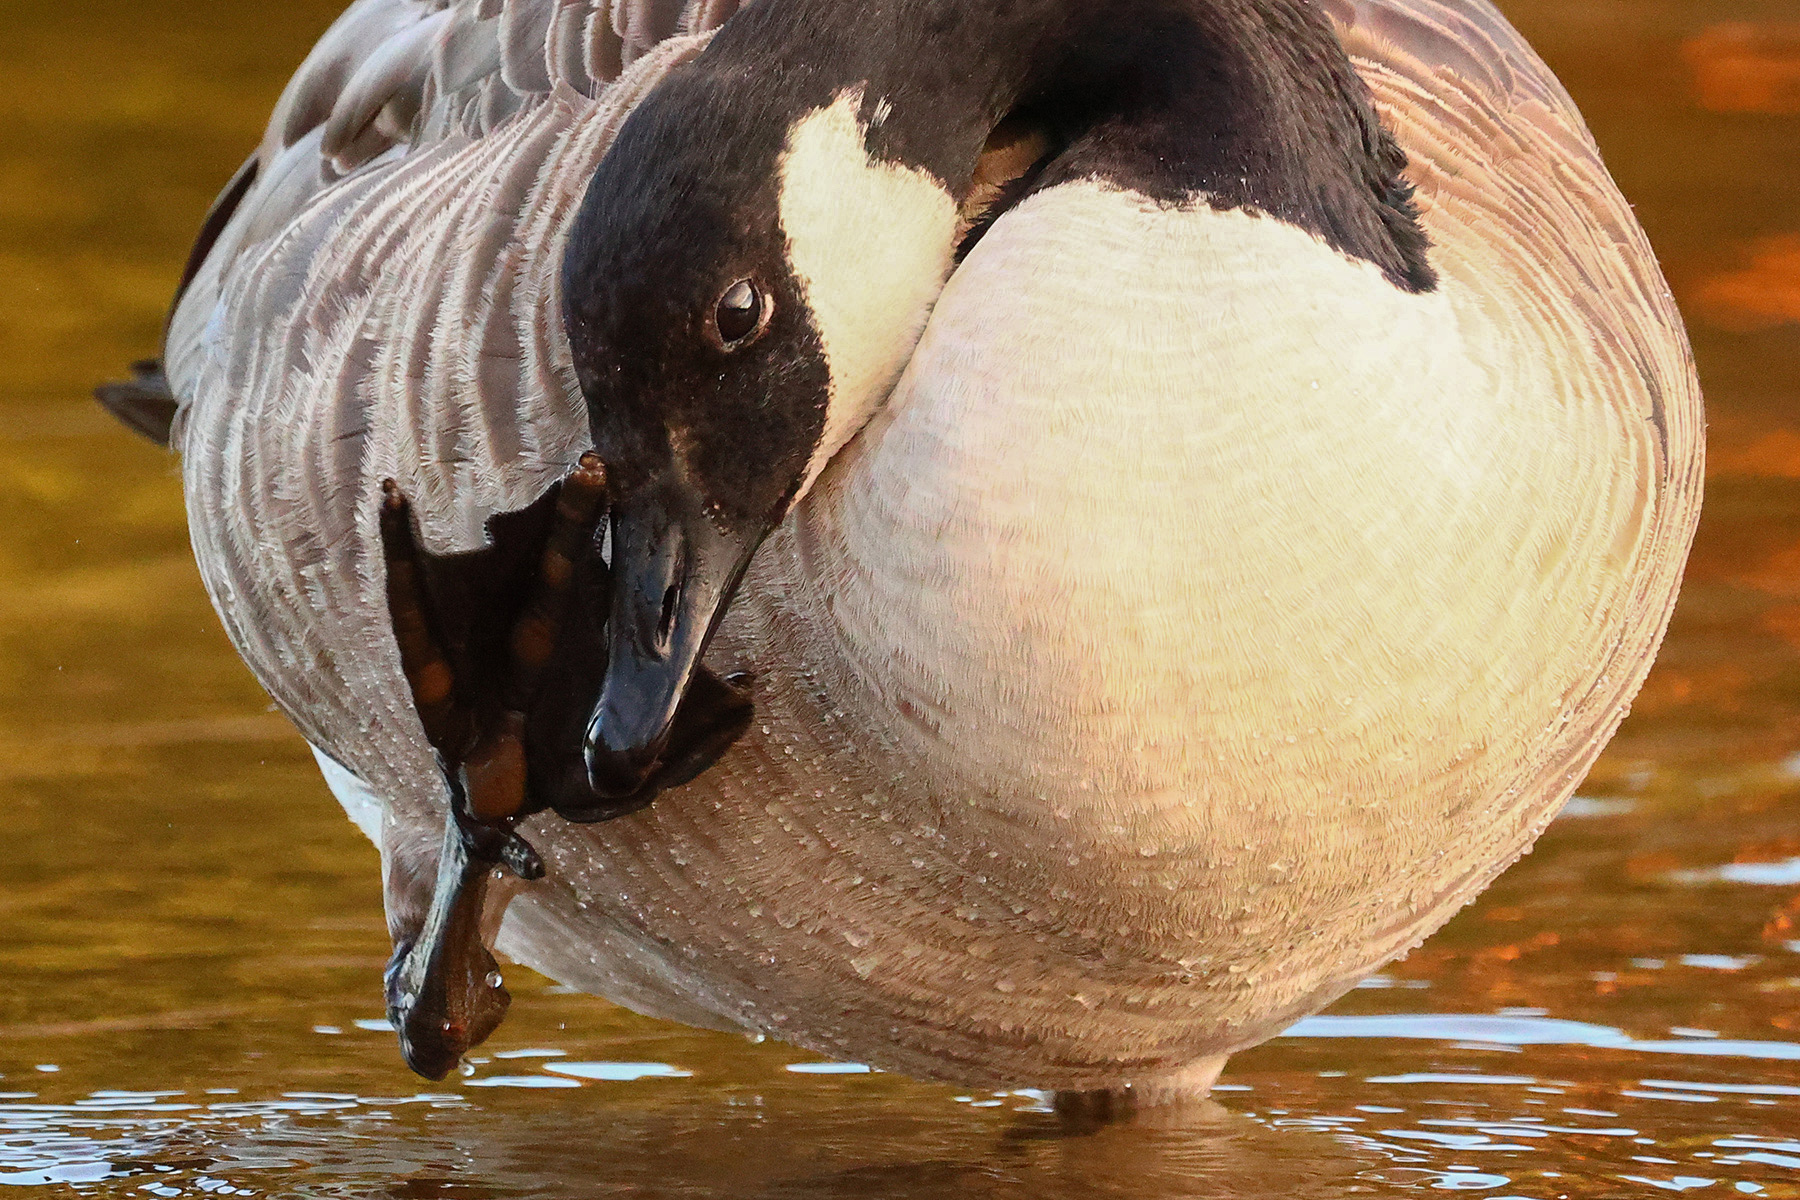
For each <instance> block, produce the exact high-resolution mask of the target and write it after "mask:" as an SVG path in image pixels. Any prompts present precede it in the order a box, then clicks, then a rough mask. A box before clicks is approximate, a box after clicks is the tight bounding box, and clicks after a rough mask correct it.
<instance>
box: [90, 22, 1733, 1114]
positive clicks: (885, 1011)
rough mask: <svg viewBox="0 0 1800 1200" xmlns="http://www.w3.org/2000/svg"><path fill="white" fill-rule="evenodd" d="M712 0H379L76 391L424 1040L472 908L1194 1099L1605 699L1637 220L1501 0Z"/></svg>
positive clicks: (467, 1001) (1671, 334)
mask: <svg viewBox="0 0 1800 1200" xmlns="http://www.w3.org/2000/svg"><path fill="white" fill-rule="evenodd" d="M736 7H737V6H736V5H735V4H734V3H732V0H723V2H720V0H707V2H705V3H692V4H689V5H687V6H686V7H685V9H684V8H682V7H681V6H680V5H678V4H675V3H671V2H670V0H635V2H634V0H619V2H618V3H615V4H612V5H608V4H605V3H602V2H601V0H358V2H357V3H355V4H354V5H353V6H352V7H351V8H350V9H349V11H348V12H347V13H346V14H345V15H344V16H343V18H342V19H341V20H340V21H339V22H338V23H337V25H336V26H334V27H333V29H332V30H331V31H330V32H329V33H327V34H326V35H325V37H324V39H323V40H322V41H321V42H320V44H319V46H318V48H317V49H316V50H315V51H314V53H313V55H312V56H311V57H310V58H309V59H308V60H307V62H306V64H305V65H304V66H303V67H302V68H301V69H300V72H299V73H298V74H297V75H296V77H295V79H294V81H293V83H292V84H291V85H290V87H289V88H288V90H287V93H286V94H285V96H284V97H283V99H282V101H281V103H280V105H279V106H278V108H277V109H276V112H275V115H274V118H273V120H272V121H271V123H270V126H269V132H268V136H267V139H266V141H265V142H264V143H263V145H262V146H261V148H260V149H259V150H258V152H257V154H256V155H255V156H254V157H253V158H252V159H251V161H250V163H249V164H248V165H247V166H246V168H245V170H244V172H243V173H241V174H240V175H239V177H238V179H237V180H236V181H235V182H234V183H233V185H232V186H231V187H230V188H229V189H228V190H227V192H226V194H225V195H224V197H223V198H222V199H221V202H220V205H219V206H218V208H217V209H216V210H215V213H214V215H213V216H212V217H211V218H209V220H208V222H207V225H206V227H205V229H204V230H203V233H202V237H201V241H200V244H199V246H198V247H197V248H196V251H195V255H194V258H193V261H192V263H191V264H190V267H189V271H188V274H187V278H186V280H185V281H184V284H183V291H182V294H181V296H180V298H179V300H178V303H177V306H176V308H175V310H174V312H173V314H172V317H171V322H170V327H169V331H168V336H167V342H166V347H165V350H166V353H165V360H164V362H165V365H166V371H167V376H166V385H165V381H164V379H163V377H162V376H161V375H159V374H158V373H157V369H156V367H155V366H154V364H147V365H145V367H144V368H143V371H142V373H141V375H140V378H139V380H138V382H137V383H135V384H130V385H118V386H116V387H114V388H112V389H109V390H105V391H104V394H103V399H105V400H107V402H108V403H109V405H110V406H112V407H114V408H115V409H117V410H120V411H122V412H123V413H125V414H126V415H128V416H129V417H130V418H131V419H132V420H133V421H134V422H135V423H136V424H137V425H138V426H139V427H140V428H145V429H148V430H149V431H151V432H152V433H153V434H158V435H163V437H164V440H166V441H168V442H169V444H171V445H173V446H174V447H175V448H177V449H178V450H179V451H180V452H181V453H182V455H183V459H184V473H185V481H186V488H187V496H188V504H189V517H190V523H191V526H192V534H193V541H194V547H195V552H196V556H197V558H198V561H199V564H200V567H201V570H202V573H203V575H204V577H205V580H206V583H207V586H208V588H209V589H210V591H211V594H212V596H213V599H214V601H215V603H216V605H217V607H218V609H219V612H220V614H221V616H222V617H223V619H224V622H225V625H226V628H227V629H228V630H229V632H230V634H231V636H232V638H233V640H234V641H235V643H236V644H237V646H238V648H239V649H240V650H241V652H242V653H243V655H244V657H245V659H246V660H247V661H248V662H249V664H250V665H251V667H252V668H253V669H254V670H255V671H256V673H257V675H258V677H259V678H260V679H261V680H262V681H263V683H264V684H265V685H266V686H267V687H268V688H269V690H270V691H271V692H272V693H273V694H274V696H275V698H276V699H277V701H278V702H279V703H280V705H281V706H282V708H283V709H284V711H286V712H287V713H288V714H289V716H291V717H292V718H293V720H294V721H295V723H296V724H297V725H298V726H299V728H300V730H301V731H302V732H303V733H304V734H305V736H306V737H307V738H308V740H309V741H310V742H311V743H312V745H313V746H314V747H315V748H316V750H317V752H318V756H319V760H320V763H321V766H322V768H323V770H324V772H325V774H326V776H327V778H328V780H329V781H330V783H331V786H332V788H333V790H334V791H335V792H336V794H337V795H338V797H339V798H340V800H341V801H342V802H343V804H344V806H345V808H346V810H347V811H348V812H349V814H350V815H351V817H352V818H353V819H355V820H356V821H357V823H358V824H359V825H360V826H361V827H362V828H363V829H364V830H365V831H366V832H367V833H368V835H369V836H370V837H371V838H372V839H374V840H375V841H376V843H377V844H378V845H379V846H380V847H381V850H382V855H383V861H384V870H385V873H386V898H387V907H388V914H389V922H390V926H391V930H392V933H393V935H394V939H395V942H396V946H397V954H396V959H395V966H394V969H393V971H392V973H391V974H392V978H391V979H390V998H391V999H392V1001H393V1003H394V1005H395V1011H396V1014H397V1017H398V1018H399V1023H400V1025H401V1027H402V1036H403V1042H404V1043H405V1047H406V1051H407V1054H408V1058H409V1061H411V1062H412V1063H413V1064H414V1065H415V1067H417V1068H418V1069H420V1070H422V1071H425V1072H426V1073H431V1074H441V1073H443V1072H444V1071H447V1070H448V1069H449V1068H450V1066H451V1065H453V1064H454V1062H455V1060H456V1057H457V1056H458V1055H459V1054H460V1053H461V1052H462V1051H463V1050H464V1049H465V1048H466V1047H467V1046H468V1045H469V1044H472V1043H473V1042H475V1041H479V1040H480V1038H481V1037H482V1036H485V1034H486V1032H487V1031H488V1030H490V1029H491V1028H492V1026H493V1024H494V1022H496V1021H497V1020H498V1019H499V1013H500V1011H501V1010H502V1009H503V1007H504V993H503V991H502V990H501V989H500V987H499V984H498V979H497V977H496V976H492V975H490V972H491V969H492V968H491V959H489V958H488V957H487V955H486V951H485V949H484V948H483V945H482V941H483V939H489V940H491V939H493V938H496V937H497V939H498V946H499V948H500V949H501V950H502V951H503V952H504V953H505V954H507V955H510V956H511V957H512V958H514V959H516V960H518V961H521V962H524V963H527V964H529V965H531V966H532V967H534V968H536V969H538V970H540V971H543V972H544V973H546V974H548V975H550V976H552V977H554V978H556V979H558V980H561V981H563V982H565V983H568V984H571V985H574V986H577V987H581V988H584V989H587V990H590V991H593V992H596V993H599V994H601V995H604V996H607V997H609V998H611V999H613V1000H615V1001H617V1002H619V1003H622V1004H625V1005H627V1006H629V1007H631V1008H634V1009H637V1010H639V1011H641V1012H646V1013H650V1014H654V1015H660V1016H665V1017H669V1018H672V1019H676V1020H681V1021H686V1022H689V1023H692V1024H696V1025H702V1026H708V1027H713V1028H720V1029H739V1030H747V1031H755V1032H760V1033H768V1034H772V1035H774V1036H777V1037H779V1038H782V1039H785V1040H788V1041H791V1042H794V1043H797V1044H800V1045H803V1046H806V1047H809V1048H811V1049H814V1050H817V1051H820V1052H824V1053H827V1054H832V1055H837V1056H841V1057H847V1058H856V1059H860V1060H863V1061H866V1062H869V1063H873V1064H875V1065H877V1066H880V1067H883V1068H888V1069H892V1070H898V1071H903V1072H907V1073H911V1074H914V1075H920V1076H929V1077H938V1078H948V1079H955V1080H958V1081H962V1082H965V1083H970V1084H979V1085H995V1086H999V1085H1010V1086H1019V1085H1030V1086H1036V1087H1043V1088H1054V1089H1060V1090H1066V1091H1088V1090H1103V1091H1117V1090H1120V1089H1124V1088H1127V1087H1129V1088H1132V1089H1135V1092H1136V1094H1138V1095H1149V1096H1155V1095H1162V1094H1193V1093H1196V1092H1204V1091H1205V1090H1206V1089H1207V1088H1208V1087H1209V1086H1210V1085H1211V1082H1212V1080H1213V1078H1214V1077H1215V1076H1216V1074H1217V1072H1218V1070H1219V1067H1220V1065H1221V1064H1222V1063H1223V1062H1224V1059H1225V1057H1226V1056H1227V1055H1229V1054H1230V1053H1233V1052H1235V1051H1236V1050H1239V1049H1241V1048H1243V1047H1246V1046H1249V1045H1252V1044H1254V1043H1256V1042H1258V1041H1260V1040H1262V1039H1264V1038H1267V1037H1270V1036H1272V1035H1273V1034H1275V1033H1277V1032H1279V1031H1280V1030H1281V1029H1282V1028H1284V1027H1285V1026H1286V1025H1287V1024H1288V1023H1289V1022H1291V1021H1293V1020H1295V1019H1296V1018H1298V1017H1300V1016H1302V1015H1304V1014H1306V1013H1309V1012H1312V1011H1314V1010H1317V1009H1319V1008H1321V1007H1323V1006H1324V1005H1325V1004H1327V1003H1329V1002H1330V1001H1331V1000H1333V999H1334V998H1336V997H1337V996H1338V995H1340V994H1342V993H1343V992H1344V991H1345V990H1347V989H1348V988H1350V987H1351V986H1353V985H1354V983H1355V982H1356V981H1357V980H1358V979H1359V978H1361V977H1362V976H1364V975H1365V974H1366V973H1368V972H1369V971H1371V970H1372V969H1374V968H1375V967H1377V966H1378V965H1380V964H1381V963H1383V962H1386V961H1387V960H1389V959H1391V958H1393V957H1395V956H1396V955H1398V954H1400V953H1402V952H1404V951H1406V950H1407V949H1408V948H1410V947H1412V946H1414V945H1416V944H1417V943H1418V942H1419V941H1420V940H1421V939H1423V938H1424V937H1425V936H1426V935H1427V934H1429V933H1430V932H1431V931H1432V930H1434V929H1435V928H1437V927H1438V926H1439V925H1440V924H1442V923H1443V922H1444V921H1445V920H1446V919H1448V917H1449V916H1450V914H1451V913H1453V912H1454V911H1455V910H1456V909H1457V908H1458V907H1460V906H1461V905H1462V904H1463V903H1465V902H1466V901H1468V900H1469V899H1470V898H1471V897H1472V896H1474V895H1475V894H1476V893H1477V892H1478V891H1479V890H1480V889H1481V888H1482V887H1483V886H1484V885H1485V884H1486V883H1487V882H1488V881H1489V880H1491V879H1492V878H1493V877H1494V876H1495V875H1496V874H1498V873H1499V872H1500V871H1501V870H1502V869H1503V868H1505V867H1506V866H1507V865H1508V864H1509V863H1510V862H1512V861H1513V860H1514V859H1515V858H1517V857H1518V856H1519V855H1520V854H1522V853H1523V852H1524V851H1525V850H1526V849H1527V848H1528V847H1529V846H1530V845H1531V843H1532V841H1533V839H1534V838H1535V837H1536V836H1537V834H1538V833H1539V832H1540V831H1541V830H1542V829H1543V828H1544V826H1545V825H1546V824H1547V823H1548V821H1549V820H1550V818H1551V816H1552V815H1553V814H1554V813H1555V812H1556V810H1557V808H1558V807H1559V806H1560V805H1561V804H1562V802H1563V801H1564V800H1565V799H1566V798H1567V797H1568V796H1569V794H1570V793H1571V791H1572V790H1573V788H1574V787H1575V786H1576V784H1577V783H1578V782H1579V781H1580V779H1581V778H1582V776H1583V774H1584V773H1585V771H1586V770H1587V768H1588V767H1589V765H1590V764H1591V763H1592V762H1593V760H1594V758H1595V757H1596V756H1597V755H1598V753H1599V752H1600V749H1601V747H1602V746H1603V745H1604V743H1605V742H1606V741H1607V739H1608V737H1609V736H1610V735H1611V733H1612V731H1613V730H1614V729H1615V728H1616V727H1617V725H1618V723H1619V721H1620V720H1621V719H1622V717H1623V716H1624V713H1625V711H1626V708H1627V705H1628V704H1629V702H1630V700H1631V697H1632V696H1633V694H1634V693H1635V692H1636V690H1637V688H1638V686H1639V685H1640V683H1641V682H1642V680H1643V678H1644V675H1645V673H1646V671H1647V670H1648V669H1649V664H1650V661H1651V659H1652V657H1653V654H1654V652H1655V649H1656V646H1657V644H1658V642H1659V640H1660V638H1661V636H1662V633H1663V630H1664V628H1665V626H1666V624H1667V621H1668V617H1669V612H1670V609H1671V606H1672V604H1673V602H1674V597H1675V594H1676V590H1677V586H1678V583H1679V578H1680V574H1681V570H1682V565H1683V562H1684V560H1685V557H1686V553H1687V549H1688V545H1689V541H1690V539H1691V537H1692V533H1693V529H1694V524H1695V520H1696V517H1697V513H1698V507H1699V500H1700V478H1701V456H1702V432H1701V426H1702V420H1701V405H1700V394H1699V390H1698V386H1697V383H1696V381H1695V379H1694V376H1693V371H1692V365H1691V360H1690V356H1689V352H1688V348H1687V344H1686V340H1685V337H1684V334H1683V332H1682V328H1681V324H1680V321H1679V318H1678V316H1677V314H1676V312H1675V308H1674V305H1673V303H1672V301H1671V299H1670V297H1669V294H1668V291H1667V289H1666V287H1665V285H1664V283H1663V280H1662V278H1661V276H1660V274H1659V272H1658V269H1657V267H1656V263H1655V260H1654V257H1653V256H1652V253H1651V251H1650V248H1649V246H1648V245H1647V243H1646V242H1645V240H1644V238H1643V235H1642V233H1641V231H1640V230H1639V228H1638V226H1637V223H1636V221H1635V220H1634V219H1633V217H1632V214H1631V210H1630V208H1629V207H1628V206H1627V205H1626V203H1625V201H1624V200H1623V199H1622V198H1621V197H1620V196H1619V194H1618V192H1617V190H1616V189H1615V188H1614V186H1613V184H1612V182H1611V180H1610V179H1609V177H1608V176H1607V174H1606V171H1605V169H1604V168H1603V166H1602V165H1601V162H1600V159H1599V156H1598V153H1597V152H1596V150H1595V148H1594V146H1593V144H1592V142H1591V140H1590V139H1589V136H1588V134H1587V132H1586V129H1585V127H1584V125H1583V124H1582V121H1581V118H1580V116H1579V115H1578V114H1577V113H1576V111H1575V109H1574V107H1573V105H1572V104H1571V102H1570V101H1569V99H1568V97H1567V96H1566V95H1565V94H1564V92H1563V91H1562V89H1561V88H1560V87H1559V86H1558V84H1557V83H1556V81H1555V80H1554V79H1553V77H1552V76H1551V75H1550V73H1549V71H1548V69H1547V68H1545V67H1544V65H1543V64H1542V63H1541V62H1540V61H1539V60H1538V58H1537V57H1536V56H1535V55H1534V54H1533V53H1532V52H1531V50H1530V49H1529V48H1528V47H1527V46H1526V45H1525V44H1524V42H1523V41H1522V40H1521V39H1520V38H1519V36H1518V35H1517V34H1516V33H1515V32H1514V31H1513V30H1512V29H1511V28H1510V27H1509V26H1508V25H1507V24H1506V22H1505V21H1504V20H1503V19H1502V18H1501V17H1500V16H1499V14H1498V13H1496V12H1495V10H1494V9H1493V8H1492V7H1490V6H1489V5H1488V4H1487V3H1486V2H1485V0H1123V2H1120V0H1112V2H1110V3H1100V2H1099V0H1025V2H1021V3H1007V4H1001V3H985V2H983V3H976V2H972V0H879V2H871V3H866V4H850V3H845V2H843V0H755V2H754V3H749V4H746V5H745V6H744V7H743V8H742V9H741V11H736V12H735V13H734V11H733V10H734V9H735V8H736ZM590 450H592V451H593V452H594V456H593V457H588V458H583V455H584V452H587V451H590ZM565 479H566V480H567V483H564V482H563V481H564V480H565ZM384 485H386V486H385V490H384ZM490 538H491V542H490ZM703 659H704V662H705V664H706V668H703V667H702V666H701V663H702V660H703ZM707 668H710V670H709V669H707ZM696 697H698V699H697V700H696V699H695V698H696ZM690 777H691V778H690ZM659 793H660V795H659ZM452 794H454V795H455V797H456V803H455V816H454V819H450V820H448V821H447V819H446V812H447V796H451V795H452ZM652 798H654V799H655V803H654V804H650V805H649V806H648V807H644V805H645V804H646V803H647V802H648V801H649V800H650V799H652ZM546 809H551V810H554V811H547V810H546ZM527 814H529V815H528V816H527ZM609 817H618V818H619V819H615V820H602V819H603V818H609ZM521 818H523V820H522V823H521ZM565 818H569V819H565ZM580 822H592V823H580ZM440 851H442V853H441V854H440ZM440 859H441V865H442V871H441V872H440ZM496 862H503V863H505V864H507V865H508V866H509V867H510V868H511V873H510V874H509V875H508V876H507V878H506V879H504V880H500V881H496V882H492V884H491V886H490V880H491V878H492V876H493V875H494V874H497V872H492V871H490V870H489V866H490V865H491V864H493V863H496ZM540 874H541V875H542V876H543V877H542V878H541V879H539V880H537V881H536V882H531V883H521V882H519V878H518V877H520V876H524V877H531V876H537V875H540ZM508 902H510V907H507V906H508ZM503 911H504V913H505V917H504V923H503V924H502V923H501V914H502V912H503Z"/></svg>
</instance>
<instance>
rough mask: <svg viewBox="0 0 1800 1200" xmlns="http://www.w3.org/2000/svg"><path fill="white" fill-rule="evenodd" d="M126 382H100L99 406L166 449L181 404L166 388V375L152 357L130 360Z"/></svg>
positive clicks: (129, 427) (127, 426)
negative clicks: (128, 378) (133, 361)
mask: <svg viewBox="0 0 1800 1200" xmlns="http://www.w3.org/2000/svg"><path fill="white" fill-rule="evenodd" d="M131 374H132V379H131V381H130V382H129V383H103V384H101V385H100V386H99V387H97V388H95V389H94V399H96V400H98V401H99V402H100V407H102V408H104V409H105V410H106V411H107V412H109V413H111V414H112V415H113V416H115V417H117V418H118V419H119V421H120V422H121V423H122V424H123V425H124V426H125V427H126V428H127V429H129V430H131V431H132V432H134V433H139V434H142V435H143V436H144V437H147V438H149V439H150V440H151V441H153V442H155V443H156V444H157V445H159V446H161V447H163V448H164V449H165V450H166V449H168V448H169V433H170V430H171V428H172V427H173V426H174V424H175V412H176V410H177V409H178V408H179V407H180V404H179V402H178V401H177V400H176V399H175V393H174V392H172V391H170V390H169V377H168V376H167V375H164V374H163V369H162V364H161V363H160V362H157V361H156V360H155V359H148V360H146V361H144V362H138V363H133V364H131Z"/></svg>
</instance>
